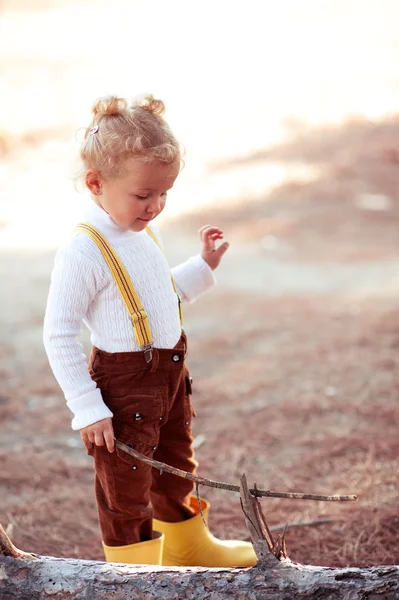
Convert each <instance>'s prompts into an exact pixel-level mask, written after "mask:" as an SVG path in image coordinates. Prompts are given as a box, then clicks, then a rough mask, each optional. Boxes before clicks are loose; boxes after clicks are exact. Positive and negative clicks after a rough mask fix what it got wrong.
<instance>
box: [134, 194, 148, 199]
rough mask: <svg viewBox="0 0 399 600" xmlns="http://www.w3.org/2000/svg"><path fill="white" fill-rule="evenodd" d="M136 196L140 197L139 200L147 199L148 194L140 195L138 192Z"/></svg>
mask: <svg viewBox="0 0 399 600" xmlns="http://www.w3.org/2000/svg"><path fill="white" fill-rule="evenodd" d="M136 198H138V199H139V200H147V198H148V196H139V195H138V194H136Z"/></svg>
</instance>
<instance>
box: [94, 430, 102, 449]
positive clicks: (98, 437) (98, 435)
mask: <svg viewBox="0 0 399 600" xmlns="http://www.w3.org/2000/svg"><path fill="white" fill-rule="evenodd" d="M94 443H95V444H96V446H104V435H103V432H102V431H96V432H95V434H94Z"/></svg>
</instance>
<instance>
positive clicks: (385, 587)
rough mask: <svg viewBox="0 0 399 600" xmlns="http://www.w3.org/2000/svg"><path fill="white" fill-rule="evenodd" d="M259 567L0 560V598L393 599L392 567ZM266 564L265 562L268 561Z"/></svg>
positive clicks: (396, 577)
mask: <svg viewBox="0 0 399 600" xmlns="http://www.w3.org/2000/svg"><path fill="white" fill-rule="evenodd" d="M270 559H271V560H270V564H269V565H268V566H267V568H265V566H262V567H252V568H250V569H205V568H203V567H180V568H179V567H158V566H146V565H142V566H133V565H124V564H118V563H103V562H95V561H89V560H75V559H67V558H52V557H45V556H35V557H33V558H14V557H11V556H6V557H0V598H1V599H2V600H43V599H47V600H48V599H49V598H53V599H54V600H57V599H62V600H69V599H71V600H72V599H73V600H83V599H84V600H91V599H93V600H136V599H137V600H138V599H140V600H143V599H145V600H150V599H153V598H154V599H155V598H156V599H160V600H172V599H173V600H180V599H187V600H189V599H190V600H191V599H201V600H225V599H227V598H228V599H229V600H231V598H236V599H242V600H244V599H245V600H260V599H262V600H265V599H268V600H277V599H278V600H281V599H282V598H284V600H299V599H301V598H308V599H316V598H317V600H324V599H326V600H327V599H329V600H331V599H332V598H334V599H336V598H337V599H338V598H339V599H340V600H355V599H356V600H366V599H367V600H377V599H381V600H395V599H397V598H399V567H398V566H392V567H390V566H384V567H371V568H367V569H357V568H356V569H352V568H350V569H331V568H327V567H313V566H304V565H300V564H295V563H292V562H290V561H288V560H287V561H282V562H279V561H277V560H276V559H274V558H273V557H272V555H270ZM271 561H273V562H271Z"/></svg>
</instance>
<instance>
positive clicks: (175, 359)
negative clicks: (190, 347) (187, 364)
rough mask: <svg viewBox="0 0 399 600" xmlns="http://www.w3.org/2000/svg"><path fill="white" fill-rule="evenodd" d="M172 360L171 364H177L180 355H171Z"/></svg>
mask: <svg viewBox="0 0 399 600" xmlns="http://www.w3.org/2000/svg"><path fill="white" fill-rule="evenodd" d="M172 360H173V362H179V360H180V354H173V356H172Z"/></svg>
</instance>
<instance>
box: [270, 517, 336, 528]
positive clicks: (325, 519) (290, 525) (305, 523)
mask: <svg viewBox="0 0 399 600" xmlns="http://www.w3.org/2000/svg"><path fill="white" fill-rule="evenodd" d="M333 521H334V519H332V518H331V517H323V518H320V519H314V520H313V521H294V522H293V523H279V524H278V525H273V527H270V531H279V530H280V529H284V528H285V527H287V529H294V528H295V527H310V526H313V525H323V523H332V522H333Z"/></svg>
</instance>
